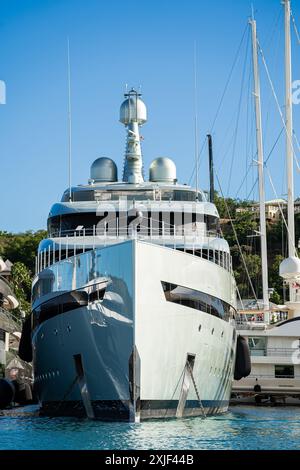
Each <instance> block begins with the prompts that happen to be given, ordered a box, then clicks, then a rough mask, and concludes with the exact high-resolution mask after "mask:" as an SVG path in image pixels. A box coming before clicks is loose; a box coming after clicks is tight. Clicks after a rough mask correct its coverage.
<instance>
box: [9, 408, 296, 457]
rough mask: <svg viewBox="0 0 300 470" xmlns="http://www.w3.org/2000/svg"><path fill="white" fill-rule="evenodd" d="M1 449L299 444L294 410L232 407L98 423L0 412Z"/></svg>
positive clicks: (285, 446) (278, 446) (272, 446)
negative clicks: (201, 414)
mask: <svg viewBox="0 0 300 470" xmlns="http://www.w3.org/2000/svg"><path fill="white" fill-rule="evenodd" d="M0 448H1V449H90V450H94V449H104V450H109V449H178V450H180V449H200V450H205V449H240V450H243V449H244V450H248V449H249V450H251V449H300V416H299V409H298V408H293V407H288V408H256V407H243V408H242V407H234V408H233V409H232V410H231V412H229V413H227V414H225V415H222V416H216V417H209V418H207V419H203V418H189V419H182V420H162V421H154V420H153V421H146V422H143V423H140V424H131V423H103V422H99V421H98V422H97V421H96V422H95V421H88V420H82V419H73V418H42V417H26V416H21V417H0Z"/></svg>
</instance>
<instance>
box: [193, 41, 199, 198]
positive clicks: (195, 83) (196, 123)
mask: <svg viewBox="0 0 300 470" xmlns="http://www.w3.org/2000/svg"><path fill="white" fill-rule="evenodd" d="M197 91H198V90H197V43H196V40H195V41H194V113H195V114H194V126H195V128H194V132H195V164H196V198H197V195H198V184H199V181H198V180H199V177H198V154H199V143H198V110H197V101H198V99H197V98H198V93H197Z"/></svg>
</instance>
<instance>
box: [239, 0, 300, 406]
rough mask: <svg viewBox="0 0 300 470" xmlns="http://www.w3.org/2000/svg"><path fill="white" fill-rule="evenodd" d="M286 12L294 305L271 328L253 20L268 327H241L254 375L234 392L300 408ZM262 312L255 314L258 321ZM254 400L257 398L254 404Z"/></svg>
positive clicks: (288, 77)
mask: <svg viewBox="0 0 300 470" xmlns="http://www.w3.org/2000/svg"><path fill="white" fill-rule="evenodd" d="M283 3H284V11H285V15H284V18H285V84H286V106H285V109H286V121H285V130H286V159H287V188H288V219H287V231H288V240H289V244H288V254H289V256H288V258H287V259H285V260H283V262H282V263H281V265H280V276H281V277H282V278H283V279H284V281H285V282H286V283H287V284H288V285H289V301H288V302H286V305H285V306H281V307H279V308H278V310H281V311H283V310H285V311H287V312H288V319H287V320H286V321H283V322H278V323H277V324H275V325H270V322H269V311H270V309H269V306H268V300H266V295H267V292H268V290H267V289H268V287H267V286H268V280H267V272H268V271H267V257H266V253H267V252H266V244H265V236H264V234H265V229H264V227H265V209H264V194H263V191H261V187H262V184H263V183H262V180H263V175H262V168H263V158H262V146H261V145H260V143H261V125H260V105H259V82H258V67H257V51H256V44H257V39H256V27H255V21H254V20H253V19H252V22H251V23H252V33H253V34H252V42H253V51H254V52H253V63H254V80H255V83H256V87H255V100H256V120H257V136H258V156H259V170H260V174H259V181H260V221H261V229H260V230H261V240H262V243H261V246H262V266H263V269H262V275H263V293H264V301H263V309H262V312H263V313H264V322H258V323H256V324H255V323H253V322H246V323H242V324H241V325H240V334H242V335H243V336H245V337H247V338H248V342H249V346H250V351H251V363H252V370H251V374H250V375H249V376H248V377H247V378H244V379H242V380H241V381H240V382H234V384H233V392H235V393H237V394H238V396H240V397H242V396H243V395H245V396H246V397H247V398H245V400H246V401H250V402H251V401H252V400H253V399H255V400H256V402H258V403H260V402H261V401H262V400H265V401H270V402H271V403H274V402H284V403H286V402H290V403H293V404H295V403H298V404H300V340H299V338H300V260H299V257H298V255H297V251H296V248H295V224H294V218H295V212H294V182H293V158H294V150H293V144H292V142H293V126H292V74H291V37H290V30H291V25H290V21H291V6H290V1H289V0H285V1H284V2H283ZM255 313H257V312H253V315H254V314H255ZM251 397H252V398H251Z"/></svg>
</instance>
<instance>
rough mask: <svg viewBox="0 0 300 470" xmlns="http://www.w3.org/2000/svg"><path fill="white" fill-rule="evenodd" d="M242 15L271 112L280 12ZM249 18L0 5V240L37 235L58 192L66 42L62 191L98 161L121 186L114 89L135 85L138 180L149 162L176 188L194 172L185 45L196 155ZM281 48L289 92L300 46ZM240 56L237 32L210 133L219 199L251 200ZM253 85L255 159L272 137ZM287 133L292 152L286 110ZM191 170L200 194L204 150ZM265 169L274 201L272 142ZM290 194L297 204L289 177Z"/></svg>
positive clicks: (238, 12) (195, 11)
mask: <svg viewBox="0 0 300 470" xmlns="http://www.w3.org/2000/svg"><path fill="white" fill-rule="evenodd" d="M254 8H255V10H256V19H257V23H258V34H259V40H260V43H261V45H262V47H263V50H264V53H265V56H266V60H267V62H268V64H269V67H270V73H271V75H272V78H273V80H274V85H275V88H276V91H277V92H278V97H279V101H280V104H281V105H282V106H283V104H284V69H283V15H282V13H283V12H282V6H281V2H280V0H256V1H255V0H254ZM292 8H293V12H294V16H295V18H296V21H297V24H298V27H299V29H300V5H299V4H297V3H296V1H294V2H293V3H292ZM250 11H251V2H250V1H247V0H227V1H224V0H214V1H213V2H207V1H202V0H185V1H182V0H181V1H176V0H173V1H164V0H159V1H155V0H152V1H133V0H129V1H127V2H125V1H117V0H111V1H110V2H107V1H105V2H104V1H100V0H86V1H84V0H52V1H47V0H0V41H1V42H0V44H1V47H0V79H1V80H4V81H5V83H6V87H7V104H6V105H0V161H1V166H0V174H1V202H0V230H8V231H14V232H18V231H24V230H29V229H33V230H35V229H39V228H44V227H45V226H46V219H47V215H48V212H49V209H50V206H51V205H52V204H53V203H54V202H56V201H58V200H60V197H61V194H62V193H63V191H64V189H65V188H66V187H67V184H68V175H67V53H66V48H67V46H66V42H67V36H69V37H70V44H71V46H70V47H71V68H72V107H73V176H72V179H73V184H79V183H85V182H87V179H88V177H89V168H90V165H91V163H92V162H93V160H94V159H95V158H97V157H99V156H109V157H111V158H113V159H114V160H115V161H116V162H117V164H118V166H119V175H121V174H122V162H123V154H124V146H125V132H124V129H123V127H122V125H121V124H120V123H119V122H118V113H119V105H120V103H121V101H122V99H123V91H124V86H125V83H128V85H129V86H139V85H142V91H143V98H144V101H145V102H146V104H147V107H148V118H149V120H148V123H147V124H146V125H145V127H144V128H143V136H144V138H145V140H144V142H143V152H144V164H145V169H146V174H147V173H148V167H149V164H150V162H151V161H152V159H153V158H155V157H157V156H169V157H170V158H172V159H174V161H175V162H176V164H177V171H178V179H179V180H180V182H183V183H185V182H186V183H188V182H189V180H190V177H191V173H192V170H193V166H194V131H193V120H194V111H193V108H194V98H193V93H194V92H193V48H194V41H195V40H196V43H197V74H198V115H199V136H200V137H199V140H200V143H202V141H203V139H204V137H205V135H206V133H207V132H208V131H209V130H210V129H211V125H212V122H213V120H214V116H215V114H216V110H217V108H218V105H219V102H220V98H221V96H222V93H223V90H224V87H225V84H226V81H227V79H228V76H229V72H230V69H231V67H232V64H233V60H234V57H235V54H236V51H237V49H238V45H239V43H240V42H241V39H242V35H243V31H244V30H245V28H246V25H247V19H248V17H249V14H250ZM292 36H293V78H294V80H296V79H299V80H300V46H298V45H297V43H296V38H295V34H294V33H293V34H292ZM247 44H248V53H247ZM250 46H251V44H250V42H249V32H248V30H247V32H246V33H245V37H244V41H243V43H242V46H241V49H240V54H239V55H238V59H237V63H236V67H235V68H234V71H233V74H232V79H231V81H230V83H229V86H228V89H227V93H226V95H225V98H224V101H223V106H222V108H221V111H220V113H219V116H218V119H217V121H216V124H215V127H214V129H213V138H214V151H215V161H216V169H217V172H218V174H219V177H220V180H221V184H222V186H223V190H224V192H225V194H230V195H231V196H239V197H241V198H245V197H246V196H248V195H250V197H257V190H256V188H255V190H254V192H251V186H252V183H253V182H254V181H255V175H256V167H255V166H252V167H250V171H249V173H248V177H247V178H246V180H245V181H244V182H243V178H244V176H245V172H246V168H247V165H248V166H249V164H250V162H251V159H252V158H253V157H255V139H254V130H255V127H254V116H253V106H252V104H253V103H252V101H253V98H252V97H251V90H252V79H251V78H250V77H251V59H250V49H249V47H250ZM243 77H244V79H243ZM261 80H262V100H263V122H264V144H265V154H266V156H267V155H268V153H269V151H270V149H271V148H272V146H273V144H274V142H275V140H276V138H277V136H278V134H279V132H280V129H281V127H282V125H281V122H280V118H279V114H278V112H277V110H276V106H275V104H274V100H273V98H272V95H271V92H270V87H269V85H268V84H267V80H266V74H265V72H264V70H263V67H262V66H261ZM239 102H240V107H239ZM239 108H240V112H238V110H239ZM237 123H238V124H237ZM294 128H295V131H296V133H297V135H298V137H299V140H300V105H298V106H294ZM235 134H236V138H235V137H234V135H235ZM298 154H299V152H298ZM201 159H202V163H201V166H200V184H201V186H202V187H203V188H207V186H208V182H207V165H206V147H205V151H204V152H203V153H202V156H201ZM268 165H269V168H270V171H271V173H272V177H273V179H274V183H275V186H276V189H277V191H278V194H279V195H280V196H281V195H283V194H284V193H285V192H286V189H285V180H284V171H285V164H284V135H282V136H281V139H280V141H279V144H278V145H277V147H276V148H275V150H274V152H273V154H272V156H271V157H270V160H269V162H268ZM242 182H243V184H242V187H241V189H240V190H239V191H238V189H239V187H240V186H241V183H242ZM295 189H296V196H299V193H300V184H299V173H296V171H295ZM266 190H267V198H273V197H274V193H273V192H272V190H271V188H270V184H269V182H268V181H266Z"/></svg>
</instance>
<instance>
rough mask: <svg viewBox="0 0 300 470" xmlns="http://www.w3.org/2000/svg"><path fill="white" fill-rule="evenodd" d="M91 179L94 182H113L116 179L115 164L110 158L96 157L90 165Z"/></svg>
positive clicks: (116, 170)
mask: <svg viewBox="0 0 300 470" xmlns="http://www.w3.org/2000/svg"><path fill="white" fill-rule="evenodd" d="M91 179H92V180H94V181H95V182H96V183H113V182H115V181H118V169H117V165H116V164H115V162H114V161H113V160H111V158H106V157H101V158H97V160H95V161H94V163H93V164H92V166H91Z"/></svg>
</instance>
